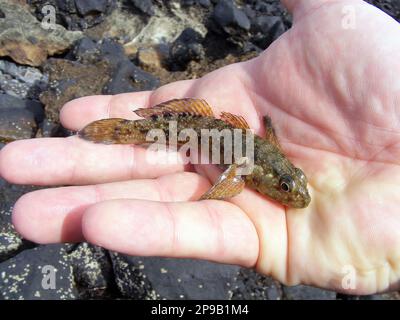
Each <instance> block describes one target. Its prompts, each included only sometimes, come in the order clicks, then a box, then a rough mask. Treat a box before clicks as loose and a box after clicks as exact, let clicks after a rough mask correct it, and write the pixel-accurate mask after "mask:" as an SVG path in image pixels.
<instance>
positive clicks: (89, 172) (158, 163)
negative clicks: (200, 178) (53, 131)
mask: <svg viewBox="0 0 400 320" xmlns="http://www.w3.org/2000/svg"><path fill="white" fill-rule="evenodd" d="M186 169H188V168H186ZM183 170H185V166H184V165H183V158H182V157H181V155H180V154H179V153H172V152H164V153H162V152H161V151H160V152H157V151H155V150H150V149H145V148H141V147H138V146H129V145H102V144H94V143H89V142H87V141H84V140H82V139H79V138H78V137H76V136H74V137H69V138H43V139H31V140H20V141H15V142H12V143H10V144H8V145H6V146H5V147H4V148H3V149H2V150H1V151H0V175H1V176H2V177H3V178H4V179H6V180H8V181H9V182H12V183H16V184H34V185H60V184H95V183H104V182H111V181H118V180H126V179H133V178H154V177H158V176H160V175H164V174H168V173H173V172H178V171H183Z"/></svg>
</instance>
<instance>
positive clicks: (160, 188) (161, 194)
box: [153, 177, 175, 202]
mask: <svg viewBox="0 0 400 320" xmlns="http://www.w3.org/2000/svg"><path fill="white" fill-rule="evenodd" d="M160 178H161V177H158V178H156V179H154V180H153V183H154V185H155V187H156V188H157V193H158V198H159V201H161V202H168V201H174V200H175V199H174V197H172V196H171V193H170V192H169V188H168V187H167V188H164V186H163V185H162V183H161V179H160ZM164 194H165V197H164Z"/></svg>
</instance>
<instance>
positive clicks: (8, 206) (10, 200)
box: [0, 143, 34, 283]
mask: <svg viewBox="0 0 400 320" xmlns="http://www.w3.org/2000/svg"><path fill="white" fill-rule="evenodd" d="M3 146H4V144H3V143H0V149H1V148H2V147H3ZM33 189H34V188H33V187H31V186H17V185H12V184H10V183H8V182H6V181H5V180H4V179H1V178H0V262H2V261H5V260H6V259H8V258H10V257H12V256H14V255H16V254H17V253H18V252H20V251H21V250H23V249H26V248H30V247H32V244H31V243H30V242H28V241H26V240H23V239H21V237H20V235H19V234H17V232H16V231H15V229H14V227H13V225H12V223H11V213H12V209H13V206H14V204H15V201H17V199H18V198H19V197H20V196H21V195H23V194H24V193H26V192H29V191H32V190H33ZM1 282H2V280H1V274H0V283H1Z"/></svg>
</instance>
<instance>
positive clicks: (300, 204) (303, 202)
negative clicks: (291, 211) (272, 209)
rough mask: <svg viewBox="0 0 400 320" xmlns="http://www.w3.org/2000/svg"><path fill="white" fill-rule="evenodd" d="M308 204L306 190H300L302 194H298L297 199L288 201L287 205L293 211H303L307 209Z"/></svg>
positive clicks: (308, 196)
mask: <svg viewBox="0 0 400 320" xmlns="http://www.w3.org/2000/svg"><path fill="white" fill-rule="evenodd" d="M310 202H311V197H310V194H309V193H308V190H307V189H305V190H302V192H299V193H298V195H297V197H295V199H292V200H291V201H288V203H287V205H288V206H289V207H291V208H295V209H304V208H306V207H308V205H309V204H310Z"/></svg>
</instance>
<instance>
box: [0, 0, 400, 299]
mask: <svg viewBox="0 0 400 320" xmlns="http://www.w3.org/2000/svg"><path fill="white" fill-rule="evenodd" d="M283 2H284V3H285V5H286V6H288V8H289V9H290V10H291V11H292V13H293V15H294V26H293V28H292V29H291V30H290V31H288V32H287V33H285V34H284V35H283V36H282V37H280V38H279V39H278V40H277V41H275V42H274V43H273V44H272V45H271V46H270V47H269V48H268V49H267V50H266V51H265V52H264V53H262V54H261V55H260V56H259V57H258V58H256V59H253V60H251V61H248V62H245V63H239V64H234V65H230V66H227V67H224V68H221V69H219V70H217V71H215V72H212V73H210V74H208V75H206V76H204V77H203V78H201V79H198V80H188V81H182V82H175V83H172V84H169V85H166V86H164V87H161V88H160V89H158V90H156V91H154V92H139V93H128V94H122V95H117V96H94V97H86V98H81V99H77V100H74V101H71V102H70V103H68V104H67V105H66V106H64V108H63V109H62V112H61V121H62V123H63V124H64V125H65V126H66V127H67V128H69V129H72V130H79V129H81V128H82V127H83V126H85V125H86V124H88V123H90V122H91V121H94V120H97V119H102V118H107V117H120V118H126V119H137V117H136V116H135V115H134V113H133V112H132V111H131V110H133V109H135V108H138V107H146V106H151V105H155V104H157V103H160V102H162V101H165V100H169V99H171V98H181V97H201V98H204V99H206V100H207V101H208V102H209V103H210V104H211V105H212V106H213V107H214V109H215V112H216V113H219V112H220V111H222V110H224V111H229V112H231V113H233V114H238V115H242V116H244V117H245V118H246V120H247V121H248V122H249V124H250V127H252V128H254V129H255V132H256V133H257V134H260V135H262V134H263V130H264V129H263V122H262V116H263V115H264V114H269V115H270V116H271V118H272V119H273V123H274V125H275V127H276V129H277V134H278V137H279V139H280V142H281V145H282V148H283V150H284V152H285V153H286V154H287V155H288V157H289V158H290V160H291V161H292V162H293V163H294V165H296V166H297V167H300V168H302V170H303V171H304V172H305V173H306V175H307V178H308V182H309V186H308V188H309V190H310V194H311V199H312V201H311V203H310V205H309V206H308V207H307V208H306V209H287V208H285V207H283V206H281V205H279V204H276V203H274V202H272V201H270V200H268V199H267V198H265V197H263V196H261V195H259V194H258V193H257V192H255V191H251V190H250V189H245V190H244V191H243V192H242V193H241V194H240V195H238V196H237V197H235V198H233V199H232V200H230V201H218V200H205V201H191V200H193V199H198V198H199V196H200V195H201V194H203V193H204V192H205V191H206V190H207V189H208V188H209V187H210V181H213V180H214V179H216V177H217V176H218V174H219V173H220V171H219V170H218V168H216V167H214V166H204V165H201V166H198V167H184V166H182V165H180V164H165V165H158V166H154V165H151V164H149V163H147V162H146V157H145V149H143V148H140V147H133V146H126V145H125V146H124V145H109V146H106V145H98V144H92V143H89V142H86V141H83V140H81V139H79V138H77V137H69V138H49V139H35V140H27V141H17V142H13V143H10V144H8V145H7V146H6V147H4V148H3V149H2V150H1V152H0V173H1V176H2V177H3V178H5V179H6V180H8V181H10V182H13V183H19V184H37V185H49V186H50V185H68V184H70V185H75V186H72V187H63V188H56V189H44V190H40V191H35V192H32V193H28V194H26V195H24V196H23V197H22V198H21V199H19V200H18V202H17V203H16V205H15V207H14V212H13V223H14V225H15V228H16V230H17V231H18V232H19V233H20V234H22V235H23V236H24V237H25V238H27V239H29V240H32V241H35V242H38V243H54V242H63V241H83V240H87V241H89V242H91V243H94V244H97V245H100V246H103V247H105V248H107V249H111V250H115V251H119V252H123V253H126V254H130V255H141V256H143V255H144V256H168V257H192V258H199V259H208V260H212V261H217V262H221V263H232V264H239V265H242V266H245V267H254V268H256V269H257V270H258V271H259V272H260V273H263V274H266V275H271V276H273V277H274V278H275V279H277V280H279V281H281V282H283V283H285V284H290V285H294V284H299V283H302V284H310V285H315V286H319V287H323V288H330V289H334V290H337V291H341V292H347V293H358V294H368V293H375V292H380V291H384V290H393V289H396V288H398V287H399V277H400V129H399V128H400V109H399V106H400V76H399V74H400V60H399V58H398V57H399V56H400V26H399V24H398V23H397V22H396V21H394V20H393V19H391V18H390V17H389V16H387V15H386V14H384V13H383V12H381V11H379V10H378V9H376V8H374V7H372V6H370V5H368V4H366V3H364V2H362V1H359V0H357V1H356V0H354V1H351V0H346V1H322V0H304V1H301V0H292V1H290V0H286V1H283ZM344 5H347V6H348V5H353V6H354V10H355V13H356V21H355V22H356V23H355V28H354V29H345V28H343V25H342V19H343V12H344V11H343V7H344ZM345 11H346V10H345ZM347 11H348V10H347ZM184 170H186V171H189V172H183V171H184ZM200 174H201V175H200ZM124 180H125V181H124ZM351 268H354V270H355V272H356V283H355V285H356V287H355V289H346V288H343V286H342V280H343V276H344V275H345V274H344V272H349V270H351Z"/></svg>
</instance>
